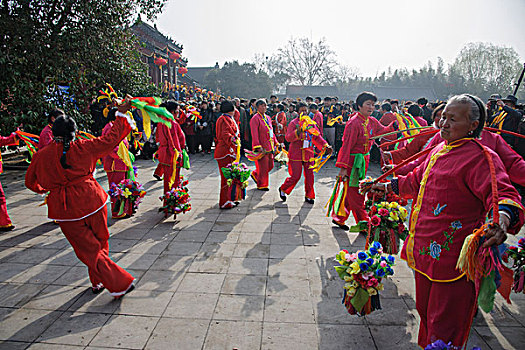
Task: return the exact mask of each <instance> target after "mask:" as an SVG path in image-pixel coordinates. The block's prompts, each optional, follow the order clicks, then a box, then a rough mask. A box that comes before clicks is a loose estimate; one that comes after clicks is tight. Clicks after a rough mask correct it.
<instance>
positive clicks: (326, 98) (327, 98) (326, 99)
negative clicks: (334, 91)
mask: <svg viewBox="0 0 525 350" xmlns="http://www.w3.org/2000/svg"><path fill="white" fill-rule="evenodd" d="M324 101H330V102H332V98H331V97H330V96H326V97H325V98H324Z"/></svg>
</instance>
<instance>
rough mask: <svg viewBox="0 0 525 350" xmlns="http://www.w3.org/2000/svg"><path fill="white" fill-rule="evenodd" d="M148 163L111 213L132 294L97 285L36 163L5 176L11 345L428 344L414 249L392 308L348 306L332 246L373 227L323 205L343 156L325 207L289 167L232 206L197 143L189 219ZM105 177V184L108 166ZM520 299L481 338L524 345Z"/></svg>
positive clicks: (5, 286)
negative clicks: (342, 222) (34, 169)
mask: <svg viewBox="0 0 525 350" xmlns="http://www.w3.org/2000/svg"><path fill="white" fill-rule="evenodd" d="M137 164H138V165H139V171H140V173H139V181H140V182H141V183H143V184H144V185H145V187H146V189H147V191H148V194H147V196H146V198H145V200H144V202H143V203H142V204H141V206H140V208H139V210H138V213H137V214H136V215H135V216H134V217H133V218H130V219H126V220H121V221H117V222H114V221H110V222H109V224H110V231H111V239H110V250H111V256H112V258H113V259H115V260H116V261H118V262H119V264H120V265H121V266H123V267H125V268H126V269H128V270H129V271H130V272H131V273H132V274H133V275H134V276H135V277H136V278H137V288H136V289H135V291H133V293H131V294H129V295H127V296H126V297H124V298H123V299H122V300H120V301H114V300H112V297H111V296H110V295H109V294H108V293H106V292H104V293H102V294H100V295H96V296H95V295H93V294H92V293H91V291H90V290H89V286H90V285H89V281H88V279H87V269H86V268H85V267H84V265H83V264H82V263H80V262H79V261H78V260H77V258H76V257H75V255H74V253H73V251H72V249H71V248H70V246H69V243H68V242H67V241H66V239H65V238H64V237H63V235H62V234H61V232H60V229H59V228H58V226H57V225H55V224H53V223H51V222H49V221H48V220H47V218H46V214H47V212H46V208H45V207H39V206H38V204H39V203H41V202H42V198H41V197H40V196H38V195H35V194H33V193H31V192H30V191H29V190H27V189H26V188H25V187H24V172H23V171H16V170H7V171H6V172H5V173H4V174H3V175H2V177H1V181H2V184H3V186H4V189H5V191H6V196H7V201H8V207H9V213H10V215H11V218H12V220H13V222H14V223H15V225H16V226H17V227H16V230H14V231H12V232H9V233H4V234H1V235H0V341H3V342H2V343H1V344H0V348H1V349H27V348H29V349H57V350H60V349H108V348H118V349H230V350H231V349H287V350H292V349H301V350H305V349H345V350H348V349H414V348H417V345H416V342H415V341H416V339H417V329H418V315H417V312H416V310H415V301H414V297H415V296H414V282H413V278H412V273H411V271H410V270H409V269H408V268H407V266H406V264H405V263H404V262H403V261H401V260H399V261H398V262H397V266H396V267H395V276H394V277H393V278H392V279H391V281H390V282H387V283H386V285H385V291H384V292H382V294H381V296H382V299H381V301H382V306H383V310H380V311H376V312H374V313H372V314H371V315H369V316H366V317H356V316H351V315H349V314H348V313H347V312H346V310H345V308H344V306H343V305H341V296H342V291H343V289H342V285H343V282H342V281H341V280H340V279H339V278H338V277H337V275H336V273H335V271H334V269H333V266H334V262H333V257H334V255H335V254H336V253H337V252H338V251H339V249H343V248H347V249H349V250H357V249H361V248H363V247H364V242H365V239H364V237H363V236H362V235H359V234H356V233H345V232H343V231H341V230H339V229H336V228H334V227H332V225H331V222H330V221H331V220H330V219H329V218H327V217H325V210H324V206H325V204H326V202H327V200H328V197H329V195H330V193H331V189H332V186H333V184H334V178H335V175H336V173H337V169H336V168H335V167H334V165H333V162H330V163H329V164H327V165H326V166H325V167H324V168H323V169H322V170H321V172H320V173H319V174H316V192H317V199H316V202H315V205H313V206H312V205H310V204H306V203H304V189H303V184H302V181H301V182H300V183H299V185H298V187H297V188H296V189H295V190H294V192H292V195H291V196H289V198H288V201H287V202H286V203H282V202H281V201H280V199H279V196H278V193H277V187H278V186H279V185H280V184H281V183H282V181H283V180H284V178H285V177H286V176H287V171H286V168H277V169H275V170H274V171H273V172H272V174H271V184H270V187H271V190H270V191H269V192H260V191H257V190H255V188H254V184H253V182H250V186H249V187H248V191H247V200H246V201H244V202H242V203H241V204H240V205H239V206H238V207H237V208H235V209H232V210H226V211H221V210H220V209H218V204H217V202H218V183H219V176H218V171H217V165H216V164H217V163H216V162H215V161H214V160H213V159H212V157H211V156H210V155H200V154H199V155H195V156H193V157H192V168H191V170H190V171H186V170H183V172H182V173H183V175H185V176H186V177H187V178H189V180H190V186H189V187H190V193H191V196H192V206H193V208H192V210H191V211H190V212H189V213H187V214H184V215H180V216H179V217H178V218H177V220H173V218H170V219H166V220H165V219H164V218H163V215H162V214H160V213H158V212H157V209H158V208H159V206H160V200H159V196H160V195H161V192H162V183H161V182H157V181H154V180H153V178H152V173H153V170H154V167H155V163H153V162H152V161H144V160H142V161H138V162H137ZM249 165H250V166H253V163H250V164H249ZM372 170H375V171H376V174H377V170H378V169H377V166H375V169H374V168H373V169H372ZM97 178H98V179H99V180H100V182H101V183H102V185H103V186H104V188H106V187H107V181H106V177H105V173H104V172H103V171H102V170H100V171H99V172H98V174H97ZM250 181H251V180H250ZM522 233H523V231H522ZM512 242H515V239H513V240H512ZM458 298H461V295H458ZM512 301H513V304H512V305H507V304H506V303H505V302H504V301H503V300H502V298H501V297H499V295H498V296H497V302H496V304H497V305H496V308H495V311H493V312H492V313H491V314H485V313H482V312H480V313H479V315H478V316H477V317H476V319H475V323H474V327H473V331H472V332H471V338H470V342H469V346H470V347H472V346H474V345H477V346H480V347H481V348H482V349H523V344H524V340H525V297H524V295H523V294H521V295H516V294H513V295H512ZM520 344H521V345H520Z"/></svg>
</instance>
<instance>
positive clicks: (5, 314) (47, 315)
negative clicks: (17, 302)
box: [0, 308, 61, 342]
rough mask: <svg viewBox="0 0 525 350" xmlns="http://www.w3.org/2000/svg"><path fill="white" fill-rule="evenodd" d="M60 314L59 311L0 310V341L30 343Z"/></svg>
mask: <svg viewBox="0 0 525 350" xmlns="http://www.w3.org/2000/svg"><path fill="white" fill-rule="evenodd" d="M60 314H61V312H60V311H46V310H31V309H7V308H0V320H2V327H0V340H11V341H13V340H16V341H25V342H32V341H34V340H35V339H36V338H37V337H38V336H39V335H40V334H41V333H42V332H43V331H45V330H46V329H47V328H48V327H49V326H50V325H51V324H52V323H53V322H55V320H56V319H57V318H58V317H59V316H60Z"/></svg>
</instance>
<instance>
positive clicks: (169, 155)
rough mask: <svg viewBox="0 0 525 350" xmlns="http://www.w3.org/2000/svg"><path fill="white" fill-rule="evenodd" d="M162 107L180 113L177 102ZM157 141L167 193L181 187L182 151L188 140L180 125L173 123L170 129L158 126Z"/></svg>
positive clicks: (164, 104)
mask: <svg viewBox="0 0 525 350" xmlns="http://www.w3.org/2000/svg"><path fill="white" fill-rule="evenodd" d="M160 106H161V107H166V109H167V110H168V112H170V113H171V114H173V115H177V113H178V109H179V105H178V104H177V103H176V102H175V101H168V102H166V103H163V104H161V105H160ZM155 139H156V140H157V142H158V143H159V150H158V151H157V156H158V160H159V165H160V166H162V173H163V174H164V193H166V192H168V191H170V190H171V189H172V188H176V187H179V183H180V167H181V166H182V150H183V149H184V148H185V147H186V138H185V137H184V133H183V132H182V129H181V127H180V125H179V123H177V122H176V121H173V122H171V127H169V128H168V127H167V126H166V125H164V124H162V123H159V124H157V131H156V135H155Z"/></svg>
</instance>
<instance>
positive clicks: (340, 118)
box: [326, 115, 343, 126]
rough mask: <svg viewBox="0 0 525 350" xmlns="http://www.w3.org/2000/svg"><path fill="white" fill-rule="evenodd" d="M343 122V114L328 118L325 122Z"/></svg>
mask: <svg viewBox="0 0 525 350" xmlns="http://www.w3.org/2000/svg"><path fill="white" fill-rule="evenodd" d="M342 122H343V116H342V115H339V116H337V117H335V118H330V119H328V121H327V122H326V125H328V126H332V125H334V124H335V123H342Z"/></svg>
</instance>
